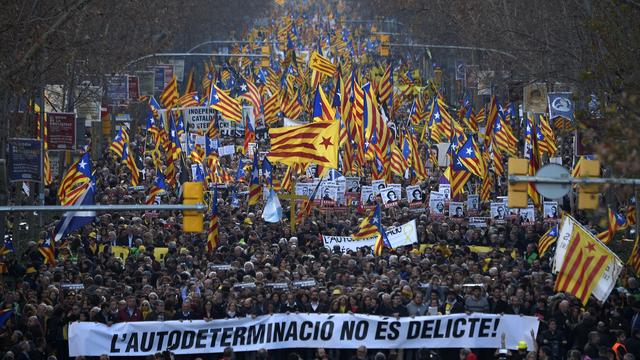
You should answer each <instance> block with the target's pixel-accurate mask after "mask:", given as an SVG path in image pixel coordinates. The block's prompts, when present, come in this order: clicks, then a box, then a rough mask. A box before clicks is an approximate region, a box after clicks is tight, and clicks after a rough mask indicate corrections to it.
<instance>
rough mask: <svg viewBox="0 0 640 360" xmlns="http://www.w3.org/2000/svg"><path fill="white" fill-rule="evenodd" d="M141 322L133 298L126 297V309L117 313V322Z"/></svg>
mask: <svg viewBox="0 0 640 360" xmlns="http://www.w3.org/2000/svg"><path fill="white" fill-rule="evenodd" d="M130 321H142V314H141V313H140V309H138V306H137V304H136V298H135V297H134V296H128V297H127V307H125V308H124V309H122V310H120V311H119V312H118V322H130Z"/></svg>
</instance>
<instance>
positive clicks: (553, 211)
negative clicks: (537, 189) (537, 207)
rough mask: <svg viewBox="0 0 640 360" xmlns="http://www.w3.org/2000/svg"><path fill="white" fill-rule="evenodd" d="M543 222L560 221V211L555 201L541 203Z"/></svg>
mask: <svg viewBox="0 0 640 360" xmlns="http://www.w3.org/2000/svg"><path fill="white" fill-rule="evenodd" d="M543 213H544V220H545V221H546V220H558V219H560V209H559V208H558V202H557V201H545V202H544V203H543Z"/></svg>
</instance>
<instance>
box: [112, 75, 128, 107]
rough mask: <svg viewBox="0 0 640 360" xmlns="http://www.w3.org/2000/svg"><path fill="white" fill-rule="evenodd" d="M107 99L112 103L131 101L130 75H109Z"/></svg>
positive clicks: (119, 103) (118, 103)
mask: <svg viewBox="0 0 640 360" xmlns="http://www.w3.org/2000/svg"><path fill="white" fill-rule="evenodd" d="M107 101H108V102H109V104H110V105H121V104H124V103H126V102H127V101H129V76H128V75H113V76H107Z"/></svg>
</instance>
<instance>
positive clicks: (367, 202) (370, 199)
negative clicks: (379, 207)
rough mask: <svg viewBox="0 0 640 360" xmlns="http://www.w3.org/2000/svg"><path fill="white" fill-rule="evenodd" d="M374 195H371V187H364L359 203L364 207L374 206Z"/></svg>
mask: <svg viewBox="0 0 640 360" xmlns="http://www.w3.org/2000/svg"><path fill="white" fill-rule="evenodd" d="M374 197H375V195H374V194H373V186H369V185H365V186H363V187H362V192H360V203H361V204H362V205H364V206H373V205H375V204H376V201H375V198H374Z"/></svg>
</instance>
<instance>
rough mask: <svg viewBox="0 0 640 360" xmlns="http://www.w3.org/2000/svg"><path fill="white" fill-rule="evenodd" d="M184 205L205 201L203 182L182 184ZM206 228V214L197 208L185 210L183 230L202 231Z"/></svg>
mask: <svg viewBox="0 0 640 360" xmlns="http://www.w3.org/2000/svg"><path fill="white" fill-rule="evenodd" d="M182 197H183V201H182V204H183V205H197V204H203V203H204V189H203V187H202V182H186V183H184V184H183V185H182ZM203 228H204V214H203V213H201V212H199V211H195V210H185V211H184V213H183V216H182V231H183V232H186V233H201V232H202V231H203Z"/></svg>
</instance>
